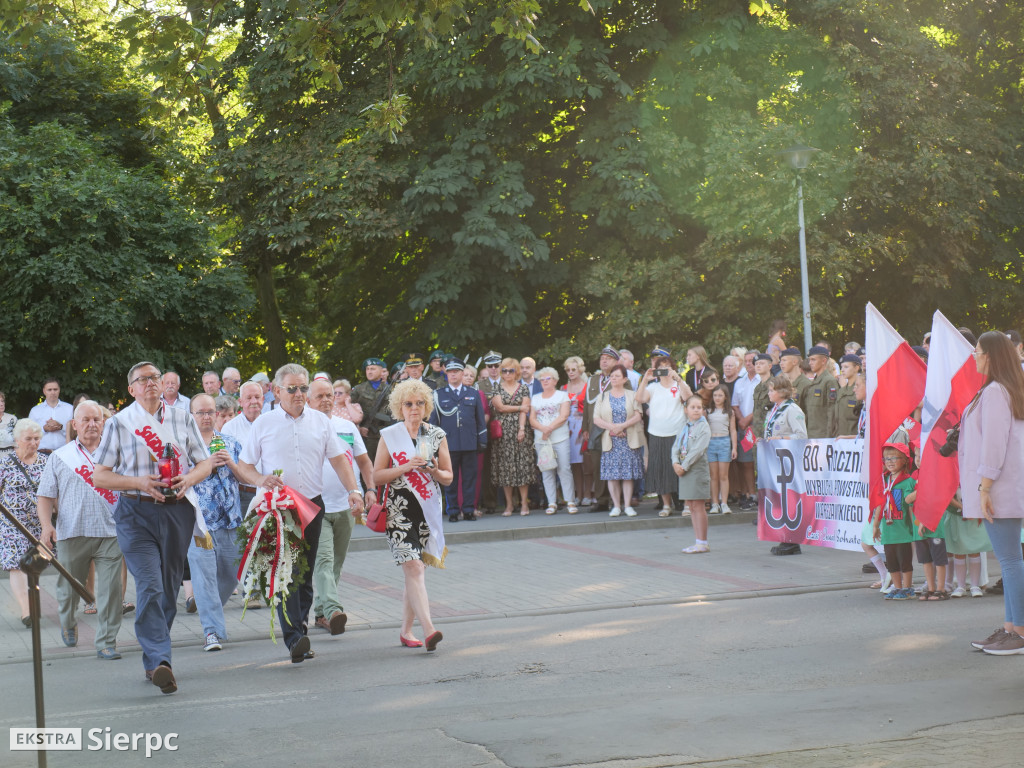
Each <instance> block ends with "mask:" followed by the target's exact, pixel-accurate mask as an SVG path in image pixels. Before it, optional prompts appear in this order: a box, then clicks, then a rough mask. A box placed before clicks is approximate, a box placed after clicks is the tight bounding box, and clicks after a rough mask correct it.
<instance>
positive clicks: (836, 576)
mask: <svg viewBox="0 0 1024 768" xmlns="http://www.w3.org/2000/svg"><path fill="white" fill-rule="evenodd" d="M752 519H753V515H752V514H750V513H747V514H733V515H727V516H726V515H723V516H717V517H713V518H711V523H712V526H711V532H710V534H709V538H710V542H711V549H712V551H711V552H710V553H709V554H707V555H682V554H681V553H680V549H681V548H682V547H684V546H687V545H689V544H691V543H692V540H693V534H692V530H691V529H690V527H689V519H688V518H685V517H684V518H680V517H679V516H673V517H670V518H658V517H657V516H656V514H655V512H654V510H653V508H652V505H651V503H649V502H647V503H645V504H643V505H642V507H641V509H640V515H638V516H637V517H636V518H622V517H620V518H609V517H608V516H607V514H606V513H590V514H588V513H580V514H579V515H575V516H569V515H567V514H565V513H564V512H560V513H559V514H557V515H553V516H545V515H544V514H542V513H540V514H538V513H537V512H534V513H533V514H532V515H530V516H529V517H521V516H519V515H516V516H514V517H511V518H503V517H501V516H487V517H485V518H483V519H481V520H479V521H477V522H472V523H466V522H460V523H457V524H448V523H446V538H447V543H448V547H449V555H448V560H447V563H446V568H445V569H444V570H435V569H428V578H427V587H428V590H429V593H430V597H431V602H432V610H433V616H434V619H435V621H436V622H437V623H438V624H439V625H443V624H445V623H451V622H458V621H469V620H480V619H488V618H496V617H510V616H524V615H540V614H545V613H568V612H575V611H592V610H597V609H604V608H615V607H625V606H637V605H655V604H671V603H683V602H695V601H697V602H699V601H711V600H728V599H736V598H746V597H757V596H767V595H782V594H799V593H803V592H808V591H827V590H845V589H861V588H863V587H864V586H865V585H866V584H868V583H869V582H870V581H871V577H869V576H866V575H863V574H861V572H860V565H861V563H863V562H864V557H863V555H862V554H860V553H856V552H843V551H838V550H831V549H821V548H817V547H805V548H804V553H805V554H803V555H801V556H797V557H782V558H780V557H774V556H772V555H770V554H769V552H768V550H769V547H770V545H769V544H767V543H765V542H760V541H758V540H757V538H756V532H755V529H754V527H753V526H752V525H750V522H751V521H752ZM997 569H998V566H997V565H996V564H995V561H994V559H992V560H991V564H990V573H992V574H995V573H996V571H997ZM129 578H130V577H129ZM992 578H993V579H994V578H997V577H996V576H995V575H993V576H992ZM56 581H57V575H56V573H55V572H54V571H53V570H52V569H48V571H47V572H46V573H44V575H43V577H42V579H41V588H42V604H43V613H44V617H43V624H42V634H43V646H44V655H45V657H46V658H49V659H54V658H62V657H68V656H94V655H95V650H94V648H93V645H92V643H93V637H94V627H95V617H94V616H86V615H84V614H83V613H82V609H81V608H79V644H78V647H77V648H66V647H64V645H63V644H62V643H61V640H60V626H59V623H58V620H57V606H56V600H55V594H56ZM402 584H403V581H402V574H401V570H400V569H399V568H397V567H396V566H395V564H394V561H393V560H392V558H391V556H390V553H389V552H388V551H387V547H386V542H385V540H384V537H383V535H382V534H376V533H373V532H372V531H368V530H366V529H365V528H364V527H362V526H357V532H356V534H355V536H354V537H353V544H352V547H351V548H350V551H349V555H348V559H347V560H346V563H345V568H344V571H343V573H342V579H341V585H340V594H341V600H342V604H343V605H344V607H345V611H346V613H348V616H349V620H348V631H355V630H359V629H367V628H380V627H397V626H398V625H399V619H400V615H401V599H402ZM133 594H134V585H133V584H132V583H131V582H129V588H128V599H129V600H131V599H132V596H133ZM0 606H2V611H0V613H2V616H0V663H17V662H23V661H27V660H29V659H30V658H31V652H32V649H31V635H30V632H29V631H28V630H26V629H25V628H24V627H23V626H22V625H21V622H20V619H19V616H18V613H17V608H16V605H15V603H14V599H13V597H12V596H11V594H10V591H9V582H8V581H7V580H2V581H0ZM270 613H271V612H270V611H269V610H268V609H266V608H263V609H261V610H252V609H250V610H247V611H245V613H244V616H243V612H242V606H241V601H240V600H239V599H238V598H237V597H236V598H232V599H231V601H230V602H229V603H228V606H227V607H226V609H225V615H226V619H227V629H228V640H229V641H230V642H232V643H234V642H241V641H248V640H265V639H268V638H269V634H270V627H269V622H270ZM278 634H280V633H279V631H278ZM310 636H311V639H312V641H313V643H314V645H315V644H316V643H318V642H321V641H324V642H331V641H332V638H331V637H330V636H329V635H328V634H327V633H326V632H323V631H322V630H318V629H311V632H310ZM203 641H204V637H203V632H202V626H201V624H200V621H199V617H198V615H197V614H187V613H186V612H185V610H184V598H183V597H181V596H179V611H178V616H177V618H176V620H175V623H174V627H173V629H172V642H173V644H174V645H175V646H177V647H181V646H189V645H202V644H203ZM118 647H119V648H120V650H121V651H122V652H123V653H125V654H126V659H129V661H128V662H127V663H137V658H136V659H135V660H134V661H132V660H131V659H132V654H133V652H137V651H138V643H137V641H136V639H135V635H134V618H133V615H131V614H129V615H127V616H125V620H124V622H123V623H122V625H121V630H120V634H119V635H118ZM281 652H282V654H283V653H284V649H283V646H282V647H281ZM97 663H99V662H97Z"/></svg>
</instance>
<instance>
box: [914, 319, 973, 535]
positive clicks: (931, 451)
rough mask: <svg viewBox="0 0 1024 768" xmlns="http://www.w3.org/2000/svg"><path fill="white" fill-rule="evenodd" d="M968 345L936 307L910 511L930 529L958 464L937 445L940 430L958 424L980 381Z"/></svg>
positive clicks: (944, 504)
mask: <svg viewBox="0 0 1024 768" xmlns="http://www.w3.org/2000/svg"><path fill="white" fill-rule="evenodd" d="M973 352H974V347H972V346H971V343H970V342H969V341H967V339H965V338H964V337H963V336H962V335H961V334H960V332H959V331H958V330H957V329H956V328H954V327H953V324H952V323H951V322H949V320H947V319H946V318H945V317H944V316H943V314H942V313H941V312H939V311H937V310H936V312H935V314H934V315H933V316H932V339H931V345H930V346H929V349H928V382H927V384H925V388H924V406H923V408H922V411H921V414H922V415H921V471H920V473H919V474H918V485H917V500H916V501H915V502H914V514H915V515H916V516H917V519H918V520H920V521H921V522H922V523H924V524H925V526H926V527H928V528H930V529H932V530H934V529H935V526H936V525H938V524H939V520H941V519H942V513H943V512H944V511H945V509H946V507H947V506H948V505H949V501H950V499H952V498H953V494H954V493H956V489H957V485H958V484H959V482H960V465H959V463H958V460H957V456H956V453H954V454H953V455H952V456H949V457H946V456H942V455H941V454H940V453H939V447H940V446H941V445H942V444H943V443H945V442H946V430H947V429H952V428H953V427H955V426H956V425H957V424H959V423H960V417H961V415H963V411H964V408H966V407H967V404H968V403H969V402H971V398H973V397H974V395H975V394H977V392H978V390H979V389H981V386H982V385H983V384H984V383H985V377H984V376H982V375H981V374H980V373H978V368H977V366H976V365H975V364H974V355H973V354H972V353H973Z"/></svg>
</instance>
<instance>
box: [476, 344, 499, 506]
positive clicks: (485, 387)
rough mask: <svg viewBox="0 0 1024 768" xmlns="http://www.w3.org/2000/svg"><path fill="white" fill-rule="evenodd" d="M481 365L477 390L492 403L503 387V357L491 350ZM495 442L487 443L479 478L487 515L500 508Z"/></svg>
mask: <svg viewBox="0 0 1024 768" xmlns="http://www.w3.org/2000/svg"><path fill="white" fill-rule="evenodd" d="M480 365H481V367H480V377H479V378H478V379H477V381H476V386H477V389H479V390H480V391H481V392H483V394H484V397H486V398H487V402H488V403H490V402H491V398H493V397H494V395H495V393H496V392H497V390H498V387H499V386H501V374H500V373H499V372H498V371H499V369H500V368H501V355H499V354H498V353H497V352H495V351H494V350H491V351H489V352H488V353H487V354H486V355H484V359H483V360H482V361H481V363H480ZM496 418H497V414H495V413H494V412H493V411H492V412H491V419H492V420H493V419H496ZM494 442H495V441H493V440H488V441H487V449H486V451H484V467H483V470H482V471H481V472H480V475H479V477H478V482H479V484H480V507H481V508H482V509H483V510H484V513H485V514H493V513H494V511H495V509H496V508H497V506H498V495H497V491H496V489H495V487H494V484H493V483H492V482H491V452H492V450H493V444H494Z"/></svg>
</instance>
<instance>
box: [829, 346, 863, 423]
mask: <svg viewBox="0 0 1024 768" xmlns="http://www.w3.org/2000/svg"><path fill="white" fill-rule="evenodd" d="M839 369H840V370H841V371H842V373H843V378H845V379H846V385H845V386H843V387H840V388H839V390H838V391H837V392H836V419H835V433H834V434H833V435H832V436H833V437H839V436H840V435H845V436H850V435H856V434H857V427H858V424H859V422H860V408H859V407H858V406H859V405H860V401H859V400H858V399H857V396H856V394H854V391H853V388H854V384H855V383H856V381H857V374H859V373H860V371H861V365H860V358H859V357H858V356H857V355H843V356H842V357H841V358H840V359H839Z"/></svg>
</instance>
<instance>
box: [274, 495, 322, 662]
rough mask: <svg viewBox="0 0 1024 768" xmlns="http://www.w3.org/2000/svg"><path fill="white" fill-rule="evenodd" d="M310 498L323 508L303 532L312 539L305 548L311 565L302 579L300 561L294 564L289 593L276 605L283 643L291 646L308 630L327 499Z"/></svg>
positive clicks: (289, 647) (306, 537) (307, 539)
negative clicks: (307, 625) (296, 575)
mask: <svg viewBox="0 0 1024 768" xmlns="http://www.w3.org/2000/svg"><path fill="white" fill-rule="evenodd" d="M310 501H312V502H313V503H314V504H316V505H317V506H318V507H320V511H319V512H318V513H317V516H316V517H314V518H313V519H312V520H311V521H310V523H309V525H307V526H306V531H305V533H303V536H302V537H303V538H304V539H305V540H306V541H307V542H308V543H309V549H307V550H306V562H307V563H308V564H309V567H308V568H307V569H306V575H305V576H303V577H302V580H301V581H299V580H298V579H296V578H295V574H297V573H298V572H299V563H296V564H295V568H294V569H293V570H292V577H293V579H294V580H293V581H292V583H291V587H290V588H289V590H288V597H287V598H285V601H284V602H283V603H279V604H278V606H277V618H278V619H279V620H280V622H281V632H282V633H283V634H284V644H285V647H287V648H288V650H291V648H292V646H293V645H295V644H296V643H297V642H299V639H300V638H301V637H302V636H303V635H305V634H306V624H307V622H308V621H309V609H310V608H312V607H313V564H314V563H315V562H316V551H317V549H318V548H319V547H320V528H321V527H323V524H324V500H323V499H322V498H321V497H320V496H317V497H316V498H313V499H310Z"/></svg>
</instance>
